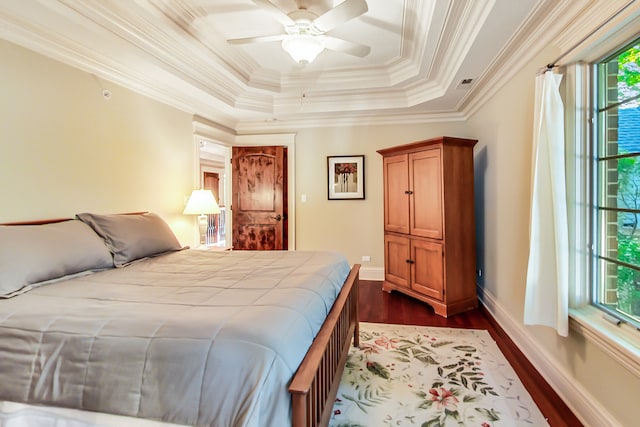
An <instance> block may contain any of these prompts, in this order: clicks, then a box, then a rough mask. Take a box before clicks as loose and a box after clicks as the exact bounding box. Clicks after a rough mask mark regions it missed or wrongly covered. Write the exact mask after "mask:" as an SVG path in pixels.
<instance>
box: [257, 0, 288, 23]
mask: <svg viewBox="0 0 640 427" xmlns="http://www.w3.org/2000/svg"><path fill="white" fill-rule="evenodd" d="M253 2H254V3H255V4H256V5H258V6H260V7H261V8H263V9H264V10H266V11H267V12H269V13H271V14H272V15H273V17H274V18H275V19H277V20H278V22H279V23H281V24H282V25H295V24H296V22H295V21H294V20H293V19H291V18H289V16H287V14H286V13H284V12H283V11H282V10H280V8H279V7H278V6H276V5H275V4H273V3H271V2H270V1H269V0H253Z"/></svg>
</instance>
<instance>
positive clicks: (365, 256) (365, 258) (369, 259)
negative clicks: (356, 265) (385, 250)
mask: <svg viewBox="0 0 640 427" xmlns="http://www.w3.org/2000/svg"><path fill="white" fill-rule="evenodd" d="M362 261H365V262H369V261H371V257H370V256H369V255H362Z"/></svg>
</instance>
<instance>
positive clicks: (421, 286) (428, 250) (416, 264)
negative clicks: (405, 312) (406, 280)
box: [411, 239, 444, 301]
mask: <svg viewBox="0 0 640 427" xmlns="http://www.w3.org/2000/svg"><path fill="white" fill-rule="evenodd" d="M442 255H443V254H442V244H440V243H434V242H429V241H426V240H418V239H412V240H411V259H412V260H413V263H412V264H411V280H412V284H411V287H412V288H413V290H415V291H416V292H420V293H421V294H423V295H427V296H429V297H431V298H435V299H437V300H439V301H442V300H444V268H443V264H444V260H443V256H442Z"/></svg>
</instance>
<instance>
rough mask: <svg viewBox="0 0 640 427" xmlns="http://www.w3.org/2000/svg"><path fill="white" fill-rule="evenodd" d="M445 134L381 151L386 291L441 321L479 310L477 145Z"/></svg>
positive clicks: (470, 140)
mask: <svg viewBox="0 0 640 427" xmlns="http://www.w3.org/2000/svg"><path fill="white" fill-rule="evenodd" d="M476 142H477V140H473V139H463V138H453V137H448V136H443V137H439V138H433V139H428V140H425V141H418V142H414V143H411V144H406V145H400V146H396V147H390V148H385V149H381V150H378V153H380V154H381V155H382V157H383V174H384V175H383V177H384V257H385V262H384V269H385V280H384V283H383V285H382V289H383V290H385V291H388V292H390V291H392V290H396V291H399V292H402V293H405V294H407V295H410V296H412V297H414V298H417V299H419V300H421V301H424V302H426V303H427V304H429V305H430V306H432V307H433V309H434V311H435V312H436V313H437V314H439V315H441V316H444V317H448V316H451V315H454V314H456V313H460V312H463V311H466V310H470V309H473V308H475V307H477V306H478V298H477V294H476V229H475V215H474V200H473V197H474V189H473V146H474V145H475V144H476Z"/></svg>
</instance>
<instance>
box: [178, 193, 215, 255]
mask: <svg viewBox="0 0 640 427" xmlns="http://www.w3.org/2000/svg"><path fill="white" fill-rule="evenodd" d="M182 213H183V214H185V215H198V228H199V230H200V244H204V243H205V235H206V233H207V227H208V225H209V219H208V217H207V214H217V213H220V206H218V202H216V198H215V197H213V193H212V192H211V190H193V192H192V193H191V196H189V200H188V201H187V205H186V206H185V208H184V211H183V212H182Z"/></svg>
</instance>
